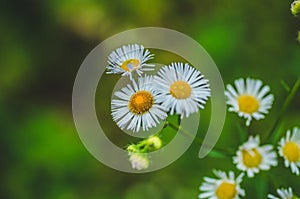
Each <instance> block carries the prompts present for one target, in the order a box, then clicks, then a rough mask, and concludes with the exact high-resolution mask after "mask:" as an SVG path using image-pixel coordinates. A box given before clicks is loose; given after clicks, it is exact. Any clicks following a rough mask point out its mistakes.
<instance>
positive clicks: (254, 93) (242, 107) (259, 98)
mask: <svg viewBox="0 0 300 199" xmlns="http://www.w3.org/2000/svg"><path fill="white" fill-rule="evenodd" d="M234 84H235V87H236V89H234V88H233V86H232V85H227V90H226V91H225V95H226V97H227V104H228V105H229V106H230V107H229V109H228V110H229V111H232V112H236V113H238V115H239V116H240V117H243V118H245V119H246V125H247V126H249V125H250V122H251V120H252V118H254V119H256V120H260V119H263V118H264V117H265V116H264V114H267V113H268V110H269V109H270V108H271V107H272V104H273V101H274V96H273V95H272V94H268V93H269V91H270V87H269V86H263V83H262V81H261V80H255V79H250V78H247V79H246V80H244V79H243V78H240V79H237V80H235V82H234Z"/></svg>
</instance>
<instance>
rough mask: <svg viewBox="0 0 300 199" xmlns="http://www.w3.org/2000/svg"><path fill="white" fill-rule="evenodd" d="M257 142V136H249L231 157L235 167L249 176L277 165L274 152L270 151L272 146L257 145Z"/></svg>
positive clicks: (258, 141) (258, 140)
mask: <svg viewBox="0 0 300 199" xmlns="http://www.w3.org/2000/svg"><path fill="white" fill-rule="evenodd" d="M259 144H260V139H259V136H256V137H252V136H250V137H249V139H248V141H247V142H245V143H244V144H243V145H241V146H240V147H239V149H238V151H237V152H236V156H235V157H233V163H234V164H237V168H238V169H239V170H242V171H245V172H247V175H248V177H250V178H251V177H253V176H254V174H255V173H258V172H259V170H269V169H270V167H271V166H276V165H277V160H276V153H275V152H273V151H272V149H273V146H272V145H264V146H259Z"/></svg>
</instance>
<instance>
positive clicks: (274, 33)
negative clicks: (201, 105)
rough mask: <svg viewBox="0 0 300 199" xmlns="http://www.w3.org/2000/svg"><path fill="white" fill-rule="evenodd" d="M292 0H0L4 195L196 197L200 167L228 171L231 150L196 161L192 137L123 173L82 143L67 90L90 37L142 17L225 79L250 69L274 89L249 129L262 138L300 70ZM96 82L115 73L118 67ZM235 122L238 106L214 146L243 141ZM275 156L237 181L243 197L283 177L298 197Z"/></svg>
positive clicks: (293, 121)
mask: <svg viewBox="0 0 300 199" xmlns="http://www.w3.org/2000/svg"><path fill="white" fill-rule="evenodd" d="M290 3H291V2H290V1H271V0H265V1H260V0H253V1H240V0H230V1H211V0H203V1H197V0H185V1H180V0H164V1H162V0H152V1H137V0H127V1H108V0H52V1H51V0H46V1H33V0H32V1H26V0H24V1H16V0H11V1H9V0H4V1H1V2H0V13H1V14H0V16H1V17H0V119H1V120H0V121H1V125H0V129H1V139H0V147H1V150H0V153H1V155H0V160H1V162H0V168H1V173H0V175H1V176H0V179H1V186H0V198H3V199H19V198H20V199H34V198H38V199H81V198H89V199H96V198H97V199H99V198H100V199H108V198H109V199H114V198H115V199H117V198H118V199H119V198H125V199H141V198H143V199H148V198H149V199H152V198H155V199H160V198H164V199H168V198H170V199H185V198H197V197H198V194H199V191H198V187H199V185H200V184H201V182H202V178H203V176H206V175H207V176H212V173H211V169H213V168H216V169H222V170H225V171H228V170H232V169H233V170H234V171H236V170H235V169H234V166H233V164H232V160H231V159H230V158H217V157H207V158H205V159H198V156H197V155H198V150H199V148H200V146H199V144H197V143H193V145H192V146H191V147H190V148H189V150H188V151H187V152H186V153H185V154H184V155H183V156H182V157H181V158H180V159H179V160H177V161H176V162H175V163H173V164H171V165H170V166H168V167H167V168H164V169H162V170H160V171H156V172H153V173H148V174H126V173H121V172H118V171H115V170H113V169H110V168H108V167H106V166H104V165H103V164H101V163H100V162H98V161H97V160H96V159H94V158H93V157H92V156H91V155H90V154H89V152H88V151H87V150H86V149H85V147H84V146H83V144H82V143H81V141H80V139H79V137H78V135H77V132H76V130H75V127H74V124H73V119H72V111H71V95H72V86H73V82H74V79H75V76H76V73H77V70H78V69H79V66H80V64H81V62H82V61H83V59H84V58H85V56H86V55H87V54H88V53H89V52H90V51H91V50H92V49H93V48H94V47H95V46H96V45H97V44H99V43H100V42H101V41H103V40H105V39H106V38H108V37H110V36H111V35H114V34H116V33H119V32H121V31H124V30H127V29H131V28H137V27H143V26H159V27H165V28H171V29H174V30H177V31H180V32H182V33H184V34H187V35H188V36H190V37H192V38H193V39H195V40H197V41H198V42H199V43H200V44H201V45H203V47H204V48H205V49H206V50H207V52H208V53H209V54H210V55H211V57H212V58H213V59H214V61H215V62H216V64H217V66H218V67H219V70H220V72H221V74H222V76H223V80H224V83H226V84H227V83H232V82H233V81H234V79H235V78H237V77H248V76H250V77H255V78H260V79H262V80H263V81H264V82H265V83H267V84H269V85H270V86H271V87H272V92H273V93H274V95H275V98H276V99H275V103H274V106H273V108H272V110H271V113H270V115H269V116H268V117H267V119H265V120H263V121H259V122H253V125H252V126H251V128H250V132H252V133H253V134H261V136H262V137H264V133H265V132H266V131H268V130H269V129H270V128H271V126H272V125H273V122H274V120H275V118H276V117H277V115H278V112H279V110H280V108H281V106H282V103H283V100H284V99H285V97H286V95H287V93H286V92H285V91H284V89H283V87H282V86H281V84H280V81H281V80H285V81H286V82H287V83H288V84H290V85H291V84H293V82H294V81H295V80H296V78H297V77H298V76H299V75H300V56H299V55H300V46H299V44H298V43H297V42H296V33H297V31H298V29H300V20H299V19H297V18H295V17H293V16H292V15H291V14H290V11H289V9H290ZM164 59H165V60H166V61H168V62H169V60H168V58H167V57H166V58H162V61H163V60H164ZM103 67H104V66H103ZM104 80H105V81H112V82H114V81H116V80H117V77H113V78H110V77H104V79H103V81H104ZM107 85H109V84H107ZM108 87H109V86H108ZM99 95H101V94H99ZM99 95H97V96H98V97H97V107H98V111H102V112H101V113H103V114H107V115H108V117H109V114H110V110H109V107H108V106H109V103H107V100H106V101H105V99H101V96H100V97H99ZM299 97H300V95H299V94H297V96H296V99H295V100H294V101H293V103H292V105H291V107H290V108H289V110H288V112H287V114H286V115H285V118H284V120H283V123H282V126H281V129H282V130H283V131H285V130H286V129H288V128H291V127H293V126H295V125H300V122H299V118H300V110H299V107H300V106H299ZM203 115H204V116H205V117H203V118H204V119H203V121H202V123H200V126H201V127H202V128H200V130H199V133H198V136H200V137H201V136H203V133H204V132H205V127H206V126H207V124H208V122H209V119H208V116H209V111H204V113H203ZM205 118H206V119H205ZM108 120H110V118H109V119H108ZM238 121H239V120H238V118H237V117H236V115H234V114H231V113H229V114H228V115H227V119H226V124H225V128H224V131H223V134H222V136H221V138H220V140H219V142H218V145H219V146H222V147H228V148H232V149H236V148H237V147H238V146H239V144H241V143H240V142H239V141H238V140H237V139H232V138H233V137H234V138H235V137H236V136H237V135H238V131H237V129H236V123H237V122H238ZM104 123H106V122H104ZM109 125H113V124H112V123H108V124H106V127H105V128H106V129H110V132H112V135H111V139H112V140H114V141H115V142H116V143H119V144H120V145H124V144H125V143H124V142H123V140H122V138H123V137H122V136H120V131H119V130H118V128H117V127H116V126H113V127H112V128H110V126H109ZM105 128H104V129H105ZM279 165H280V166H279V167H278V168H275V169H272V176H271V175H270V174H269V172H261V173H260V174H259V175H258V176H256V177H255V178H253V179H246V180H245V181H244V183H243V184H242V187H243V188H245V190H246V193H247V197H246V198H266V194H267V193H268V192H272V193H275V188H278V187H279V186H284V187H287V186H291V187H293V189H294V190H295V192H296V193H298V195H300V192H299V189H298V190H297V188H298V187H299V183H300V179H299V177H296V176H295V175H292V174H291V172H290V170H289V169H284V168H283V167H282V165H283V163H282V160H280V161H279ZM268 176H269V177H268ZM270 176H271V177H270Z"/></svg>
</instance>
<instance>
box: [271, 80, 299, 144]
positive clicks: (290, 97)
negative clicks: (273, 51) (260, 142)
mask: <svg viewBox="0 0 300 199" xmlns="http://www.w3.org/2000/svg"><path fill="white" fill-rule="evenodd" d="M299 87H300V77H299V78H298V79H297V81H296V83H295V84H294V86H293V88H292V89H291V91H290V93H289V95H288V96H287V98H286V99H285V101H284V104H283V106H282V108H281V110H280V112H279V115H278V117H277V119H276V121H275V123H274V125H273V127H272V128H271V130H270V131H269V133H268V134H267V135H266V140H269V139H270V140H271V141H274V140H273V139H274V138H277V137H279V136H281V134H282V132H279V131H278V132H277V133H274V132H275V131H276V129H277V127H278V125H279V123H280V122H281V120H282V118H283V116H284V114H285V112H286V111H287V109H288V107H289V105H290V104H291V102H292V100H293V99H294V97H295V95H296V93H297V91H298V89H299Z"/></svg>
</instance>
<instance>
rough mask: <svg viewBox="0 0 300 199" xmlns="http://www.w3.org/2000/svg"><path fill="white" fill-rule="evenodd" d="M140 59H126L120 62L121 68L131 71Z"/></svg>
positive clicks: (136, 66) (135, 67)
mask: <svg viewBox="0 0 300 199" xmlns="http://www.w3.org/2000/svg"><path fill="white" fill-rule="evenodd" d="M139 64H140V61H139V60H138V59H128V60H126V61H124V62H123V63H122V64H121V66H120V67H121V68H122V69H123V70H126V71H132V70H135V69H137V68H138V66H139Z"/></svg>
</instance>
